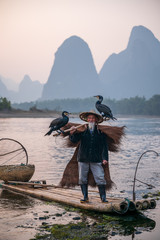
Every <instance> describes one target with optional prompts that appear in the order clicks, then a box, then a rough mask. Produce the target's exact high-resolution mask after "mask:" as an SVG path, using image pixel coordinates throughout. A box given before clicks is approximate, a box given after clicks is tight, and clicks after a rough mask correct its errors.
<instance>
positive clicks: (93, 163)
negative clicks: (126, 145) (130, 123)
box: [69, 111, 108, 203]
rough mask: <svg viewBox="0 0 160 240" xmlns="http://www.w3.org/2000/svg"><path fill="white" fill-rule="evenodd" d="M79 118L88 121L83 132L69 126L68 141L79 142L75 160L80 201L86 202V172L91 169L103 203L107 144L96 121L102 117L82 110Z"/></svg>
mask: <svg viewBox="0 0 160 240" xmlns="http://www.w3.org/2000/svg"><path fill="white" fill-rule="evenodd" d="M79 117H80V119H81V120H83V121H86V122H88V125H87V128H86V130H85V131H83V132H77V129H76V127H75V126H72V127H71V131H70V136H69V138H70V141H71V142H72V143H77V142H80V145H79V149H78V154H77V160H78V170H79V184H80V186H81V190H82V193H83V196H84V198H83V199H81V200H80V202H81V203H85V202H88V201H89V199H88V173H89V170H91V172H92V174H93V176H94V180H95V182H96V185H97V186H98V189H99V194H100V198H101V200H102V202H103V203H106V202H108V201H107V200H106V180H105V177H104V168H103V167H102V165H103V166H106V165H108V144H107V135H106V134H104V133H103V132H101V130H99V129H98V123H101V122H103V117H102V116H101V115H99V114H97V113H95V112H94V111H90V112H83V113H81V114H80V115H79Z"/></svg>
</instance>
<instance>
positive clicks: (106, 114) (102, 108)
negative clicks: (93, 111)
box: [94, 95, 117, 120]
mask: <svg viewBox="0 0 160 240" xmlns="http://www.w3.org/2000/svg"><path fill="white" fill-rule="evenodd" d="M94 97H96V98H98V101H97V102H96V104H95V106H96V108H97V110H98V112H99V113H100V114H101V115H102V117H103V118H104V120H106V118H109V119H112V120H117V118H115V117H113V114H112V111H111V109H110V108H109V107H108V106H106V105H104V104H101V103H102V101H103V97H102V96H101V95H97V96H94Z"/></svg>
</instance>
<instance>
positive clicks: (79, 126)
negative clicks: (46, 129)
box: [53, 123, 87, 137]
mask: <svg viewBox="0 0 160 240" xmlns="http://www.w3.org/2000/svg"><path fill="white" fill-rule="evenodd" d="M85 125H87V123H85V124H81V125H78V126H76V127H75V130H77V129H78V128H81V127H83V126H85ZM72 130H74V129H72V128H69V129H66V130H64V131H63V132H64V133H67V132H70V131H72ZM58 135H59V134H58V133H56V134H53V137H56V136H58Z"/></svg>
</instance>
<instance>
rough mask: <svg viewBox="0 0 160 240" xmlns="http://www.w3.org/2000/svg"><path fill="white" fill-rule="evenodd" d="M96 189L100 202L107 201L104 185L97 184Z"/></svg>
mask: <svg viewBox="0 0 160 240" xmlns="http://www.w3.org/2000/svg"><path fill="white" fill-rule="evenodd" d="M98 189H99V194H100V198H101V200H102V202H103V203H107V202H108V201H107V200H106V185H98Z"/></svg>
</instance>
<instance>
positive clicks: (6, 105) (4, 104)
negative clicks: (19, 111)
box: [0, 97, 11, 111]
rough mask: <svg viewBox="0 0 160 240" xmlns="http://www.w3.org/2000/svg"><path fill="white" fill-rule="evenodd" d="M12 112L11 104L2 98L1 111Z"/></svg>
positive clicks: (0, 100)
mask: <svg viewBox="0 0 160 240" xmlns="http://www.w3.org/2000/svg"><path fill="white" fill-rule="evenodd" d="M5 110H11V102H10V101H8V100H7V98H5V97H0V111H5Z"/></svg>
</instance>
